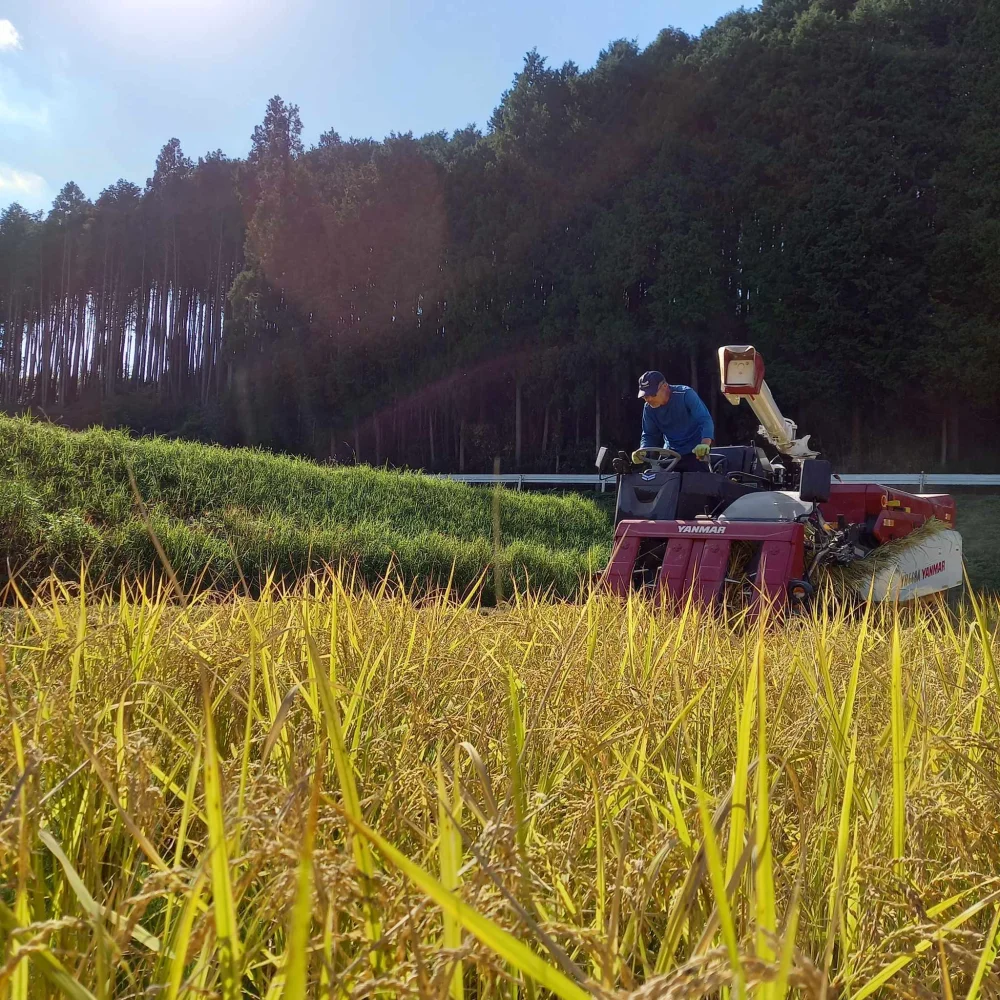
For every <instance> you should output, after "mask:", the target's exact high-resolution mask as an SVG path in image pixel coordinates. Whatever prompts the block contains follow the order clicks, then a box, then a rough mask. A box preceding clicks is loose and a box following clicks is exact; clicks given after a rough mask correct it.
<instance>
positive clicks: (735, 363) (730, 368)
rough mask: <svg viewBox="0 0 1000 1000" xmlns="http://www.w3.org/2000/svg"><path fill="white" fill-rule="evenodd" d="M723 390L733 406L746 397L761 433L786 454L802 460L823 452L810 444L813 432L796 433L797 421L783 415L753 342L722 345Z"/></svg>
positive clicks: (720, 353) (720, 354) (720, 351)
mask: <svg viewBox="0 0 1000 1000" xmlns="http://www.w3.org/2000/svg"><path fill="white" fill-rule="evenodd" d="M719 374H720V375H721V378H722V394H723V396H725V398H726V399H727V400H729V402H730V403H732V404H733V406H739V405H740V400H741V399H745V400H746V401H747V402H748V403H749V404H750V408H751V409H752V410H753V412H754V413H755V414H756V415H757V419H758V420H760V430H759V433H760V434H761V435H762V436H763V437H765V438H767V440H768V441H770V442H771V444H772V445H774V447H775V448H777V449H778V451H780V452H781V454H782V455H787V456H788V457H789V458H792V459H795V460H796V461H798V462H801V461H803V460H804V459H807V458H815V457H816V456H817V455H818V454H819V452H818V451H814V450H813V449H812V448H810V447H809V435H808V434H806V435H805V436H804V437H796V436H795V434H796V431H797V430H798V428H797V427H796V425H795V422H794V421H792V420H789V419H788V418H787V417H784V416H782V415H781V410H779V409H778V404H777V403H776V402H775V401H774V397H773V396H772V395H771V390H770V389H769V388H768V387H767V383H766V382H765V381H764V359H763V358H762V357H761V356H760V354H758V353H757V351H756V350H755V349H754V348H753V347H751V346H750V345H749V344H730V345H729V346H728V347H720V348H719Z"/></svg>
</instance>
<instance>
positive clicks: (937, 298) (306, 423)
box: [0, 0, 1000, 470]
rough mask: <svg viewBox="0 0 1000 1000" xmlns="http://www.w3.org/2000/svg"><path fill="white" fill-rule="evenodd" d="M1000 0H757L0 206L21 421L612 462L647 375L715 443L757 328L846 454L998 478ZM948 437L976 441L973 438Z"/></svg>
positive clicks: (381, 456) (791, 390) (281, 443)
mask: <svg viewBox="0 0 1000 1000" xmlns="http://www.w3.org/2000/svg"><path fill="white" fill-rule="evenodd" d="M998 81H1000V10H998V9H997V5H996V4H993V3H990V2H989V0H764V2H763V3H762V5H761V7H760V8H759V9H757V10H754V11H746V10H739V11H736V12H735V13H733V14H730V15H728V16H726V17H724V18H722V19H721V20H720V21H719V22H718V23H717V24H715V25H714V26H712V27H711V28H708V29H706V30H705V31H704V32H703V33H702V35H701V36H700V37H697V38H693V37H689V36H687V35H685V34H684V33H682V32H679V31H676V30H673V29H666V30H664V31H663V32H661V33H660V35H659V37H658V38H657V39H656V40H655V41H654V42H653V43H652V44H651V45H649V46H648V47H647V48H645V49H642V50H640V49H639V47H638V46H636V45H635V44H634V43H632V42H630V41H627V40H618V41H614V42H612V43H611V44H609V45H608V47H607V48H606V49H605V50H604V51H603V52H601V53H600V55H599V57H598V58H597V61H596V62H595V64H594V66H593V67H592V68H590V69H587V70H581V69H580V68H579V67H577V66H576V65H575V64H573V63H567V64H565V65H563V66H560V67H554V66H550V65H548V62H547V60H546V59H545V58H544V56H542V55H541V54H539V53H538V52H537V51H535V50H532V51H531V52H529V53H528V54H527V56H526V57H525V60H524V65H523V67H522V69H521V70H520V71H519V72H518V73H517V74H516V75H515V77H514V79H513V82H512V84H511V86H510V88H509V89H508V90H507V91H506V92H505V93H504V94H503V95H502V97H501V98H500V102H499V104H498V106H497V108H496V109H495V111H494V112H493V114H492V116H491V118H490V120H489V122H488V125H487V127H486V129H485V132H481V131H480V130H479V129H477V128H476V127H475V126H473V125H469V126H467V127H465V128H461V129H458V130H456V131H454V132H450V133H449V132H447V131H439V132H433V133H430V134H428V135H425V136H420V137H416V136H414V135H412V134H410V133H406V134H393V135H390V136H388V137H387V138H385V139H384V140H382V141H380V142H379V141H374V140H371V139H343V138H341V136H340V135H339V134H338V133H337V132H336V131H335V130H334V129H330V130H329V131H327V132H325V133H324V134H323V135H322V136H321V138H320V139H319V141H318V142H317V143H316V144H315V145H314V146H312V147H310V148H306V147H305V145H304V144H303V141H302V122H301V119H300V116H299V110H298V108H297V107H296V106H295V105H294V104H290V103H288V102H287V101H285V100H283V99H282V98H280V97H277V96H276V97H274V98H272V99H271V101H269V102H268V105H267V108H266V110H265V114H264V118H263V121H262V123H261V124H260V125H259V126H257V128H255V129H254V132H253V136H252V137H251V141H250V148H249V151H248V153H247V155H246V157H245V158H244V159H242V160H230V159H228V158H227V157H225V156H224V155H223V154H222V153H221V152H215V153H209V154H207V155H206V156H204V157H202V158H199V159H198V160H197V162H195V161H193V160H192V159H190V158H189V157H188V156H186V155H185V154H184V152H183V150H182V148H181V144H180V142H179V141H178V140H177V139H171V140H170V141H169V142H168V143H166V145H165V146H164V147H163V149H162V151H161V153H160V155H159V156H158V157H157V161H156V164H155V168H154V171H153V175H152V177H150V178H149V179H148V180H147V181H146V185H145V187H144V188H143V189H140V188H139V187H137V186H136V185H135V184H132V183H130V182H128V181H125V180H121V181H118V182H117V183H116V184H114V185H112V186H111V187H109V188H107V189H106V190H105V191H103V192H101V194H100V195H99V197H98V198H97V200H96V201H95V202H91V201H89V200H88V199H87V198H86V197H85V195H84V193H83V192H82V191H81V190H80V189H79V188H78V187H77V185H76V184H74V183H72V182H70V183H67V184H66V185H65V186H64V187H63V189H62V190H61V191H60V193H59V195H58V196H57V198H56V199H55V201H54V202H53V205H52V209H51V211H50V212H49V213H48V214H47V215H45V216H44V217H43V216H42V215H41V214H30V213H27V212H25V211H24V210H23V209H22V208H21V207H20V206H17V205H13V206H11V207H9V208H8V209H6V210H5V211H4V212H3V213H2V214H0V405H2V406H3V407H4V408H5V409H7V410H11V411H14V410H21V409H27V408H34V409H37V410H40V411H42V412H44V413H46V414H48V415H49V416H58V417H60V418H61V419H63V420H64V421H66V422H68V423H70V424H75V425H80V424H86V423H94V422H101V423H105V424H111V425H127V426H132V427H135V428H136V429H139V430H143V431H157V432H161V433H170V434H179V435H185V436H190V437H196V438H201V439H208V440H217V441H221V442H223V443H249V444H257V445H262V446H265V447H269V448H273V449H276V450H283V451H290V452H296V453H302V454H307V455H311V456H315V457H320V458H331V459H335V460H337V461H354V460H362V461H369V462H377V463H381V462H387V461H388V462H390V463H393V464H398V465H407V466H411V467H425V468H438V469H451V470H458V469H460V468H461V469H469V470H472V469H485V468H488V467H489V466H490V465H491V464H492V456H493V455H494V454H498V453H499V454H503V455H504V456H505V459H504V461H505V463H506V466H507V467H508V468H510V467H512V466H517V467H520V468H523V469H531V468H544V469H552V468H553V467H555V468H563V469H570V468H579V469H583V468H586V467H588V466H589V465H590V462H591V461H592V456H593V454H594V450H595V444H597V443H598V441H602V442H604V443H611V444H615V445H619V446H622V447H632V446H634V443H635V441H636V440H637V437H638V425H639V412H638V408H637V404H636V401H635V391H634V388H633V387H634V384H635V380H636V377H637V375H638V374H639V373H640V372H641V371H643V370H645V369H648V368H659V369H661V370H663V371H665V372H666V373H667V375H668V378H669V379H670V380H671V381H675V382H686V383H689V384H691V385H694V386H695V387H696V388H697V389H698V390H699V391H700V392H701V393H702V395H703V397H704V398H705V399H706V402H707V403H708V404H709V406H710V407H711V408H712V409H713V412H715V414H716V416H717V417H718V423H719V431H718V436H719V438H720V439H731V440H746V439H747V438H748V437H749V434H750V432H751V431H752V430H753V427H754V422H753V420H752V418H751V417H750V416H749V415H748V414H745V413H742V412H736V411H731V410H730V408H729V407H723V408H720V407H719V406H718V393H717V391H716V382H717V374H716V369H715V350H716V348H717V347H718V346H719V345H720V344H723V343H733V342H738V343H754V344H756V345H757V346H758V347H759V348H760V349H761V351H762V352H763V353H764V356H765V358H766V359H767V362H768V380H769V382H770V383H771V385H772V388H773V389H774V391H775V394H776V396H777V397H778V400H779V403H780V405H782V407H783V408H784V409H785V410H786V412H787V413H789V415H792V416H794V417H795V418H796V419H797V421H798V423H799V426H800V427H801V428H802V429H803V431H810V432H812V433H813V435H814V439H816V440H817V441H818V443H819V444H820V445H821V446H822V447H823V448H824V450H825V451H826V452H827V453H829V454H831V455H832V456H833V457H834V458H836V459H838V460H840V461H842V462H850V461H854V462H855V463H858V462H862V461H868V462H869V463H870V462H871V461H872V460H875V459H881V460H883V461H885V462H900V463H903V464H908V465H910V464H913V463H916V462H919V463H920V465H921V467H923V468H932V467H934V466H935V464H938V463H942V462H946V463H947V464H949V465H952V466H953V465H954V464H955V463H956V462H959V463H963V464H965V465H966V466H967V467H970V468H974V467H976V463H979V465H980V466H982V467H984V468H985V467H988V466H990V465H991V464H995V460H996V457H997V454H998V449H997V447H996V446H995V444H994V443H993V441H994V439H995V438H996V436H997V433H998V431H1000V406H998V403H997V399H996V393H995V391H994V386H995V385H996V384H997V382H998V380H1000V361H998V356H997V342H998V337H997V334H998V330H1000V291H998V288H1000V286H998V284H997V281H996V274H997V273H1000V270H998V269H1000V139H998V137H997V136H998V133H997V130H996V127H995V122H996V121H997V118H998V114H1000V83H998ZM960 443H961V447H959V445H960Z"/></svg>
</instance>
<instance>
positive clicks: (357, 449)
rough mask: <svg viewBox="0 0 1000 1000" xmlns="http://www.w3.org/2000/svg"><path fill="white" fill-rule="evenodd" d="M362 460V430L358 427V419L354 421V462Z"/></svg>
mask: <svg viewBox="0 0 1000 1000" xmlns="http://www.w3.org/2000/svg"><path fill="white" fill-rule="evenodd" d="M360 461H361V431H360V430H359V429H358V422H357V420H355V421H354V464H355V465H357V464H358V463H359V462H360Z"/></svg>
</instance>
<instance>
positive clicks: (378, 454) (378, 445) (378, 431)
mask: <svg viewBox="0 0 1000 1000" xmlns="http://www.w3.org/2000/svg"><path fill="white" fill-rule="evenodd" d="M374 422H375V465H376V467H377V466H379V465H381V464H382V426H381V424H380V423H379V420H378V417H377V416H376V417H375V419H374Z"/></svg>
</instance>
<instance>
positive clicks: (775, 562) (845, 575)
mask: <svg viewBox="0 0 1000 1000" xmlns="http://www.w3.org/2000/svg"><path fill="white" fill-rule="evenodd" d="M719 365H720V371H721V377H722V392H723V395H724V396H725V398H726V399H727V400H728V401H729V402H730V403H732V404H733V405H734V406H738V405H739V403H740V400H741V399H746V400H747V402H748V403H749V404H750V406H751V408H752V409H753V411H754V413H755V414H756V415H757V418H758V419H759V420H760V424H761V426H760V428H759V429H758V434H759V435H760V436H761V437H763V438H764V439H765V440H766V441H768V442H769V443H770V444H771V445H772V446H773V447H774V448H775V449H777V451H778V453H779V454H778V455H777V456H775V457H773V458H768V456H767V454H766V453H765V451H764V449H763V448H759V447H755V446H752V445H748V446H730V447H722V448H713V449H712V451H711V454H710V455H709V459H708V461H707V463H706V467H705V471H704V472H674V471H673V468H674V466H675V465H676V464H677V463H678V461H679V460H680V455H678V454H677V452H674V451H671V450H670V449H667V448H646V449H643V450H642V451H641V452H640V454H641V455H642V457H643V458H644V460H645V463H646V465H648V467H646V466H640V467H635V466H633V465H632V463H631V460H630V459H629V458H628V457H626V455H625V453H624V452H619V453H618V457H617V458H615V459H614V460H613V466H614V470H615V472H616V473H618V503H617V510H616V513H615V540H614V548H613V550H612V554H611V559H610V561H609V563H608V566H607V569H606V570H605V572H604V576H603V582H604V585H605V586H607V587H608V588H609V589H610V590H611V591H612V592H613V593H615V594H618V595H620V596H625V595H627V594H628V593H629V592H631V591H636V590H638V591H643V592H645V593H647V594H649V595H650V596H652V597H653V598H654V599H655V600H658V601H661V602H669V603H678V604H679V603H683V602H684V601H686V600H687V598H688V596H689V595H690V596H691V597H692V598H693V599H694V600H696V601H698V602H701V603H704V604H726V605H729V606H737V605H739V606H746V605H750V606H751V607H753V606H755V605H758V604H759V602H760V600H761V599H762V598H764V599H767V600H768V601H770V602H772V603H773V605H774V606H775V607H777V608H788V609H789V610H793V611H795V610H804V609H806V608H807V607H808V606H809V604H810V603H811V601H812V599H813V596H814V595H815V594H817V592H819V591H821V590H822V589H823V588H824V587H825V585H826V581H829V582H830V584H832V585H833V587H834V590H835V592H837V594H838V595H839V596H841V597H852V596H856V597H858V598H861V599H865V600H867V599H873V600H876V601H886V600H888V601H899V602H908V601H915V600H918V599H921V598H928V597H930V596H932V595H937V594H941V595H943V596H944V598H945V600H946V601H947V603H948V604H949V606H953V607H954V606H956V605H957V603H958V601H959V600H960V599H961V596H962V593H963V574H962V537H961V535H960V534H959V533H958V532H957V531H955V530H954V524H955V501H954V500H953V499H952V498H951V497H950V496H948V495H946V494H936V495H932V496H931V495H920V496H915V495H913V494H910V493H904V492H902V491H901V490H894V489H889V488H887V487H883V486H879V485H877V484H876V483H849V484H848V483H841V482H838V481H837V478H838V477H836V476H834V475H833V474H832V471H831V467H830V463H829V462H827V461H824V460H822V459H820V458H818V457H817V456H818V453H817V452H815V451H813V450H812V449H811V448H810V447H809V435H806V436H805V437H801V438H800V437H796V425H795V424H794V423H793V422H792V421H791V420H788V419H787V418H786V417H783V416H782V414H781V411H780V410H779V409H778V406H777V404H776V403H775V402H774V398H773V397H772V396H771V392H770V390H769V389H768V387H767V383H765V381H764V360H763V358H762V357H761V356H760V354H758V353H757V351H756V350H754V348H753V347H749V346H730V347H722V348H720V349H719ZM608 459H609V455H608V449H606V448H602V449H601V450H600V453H599V454H598V459H597V465H598V468H599V469H601V471H604V468H605V466H606V465H607V463H608Z"/></svg>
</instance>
